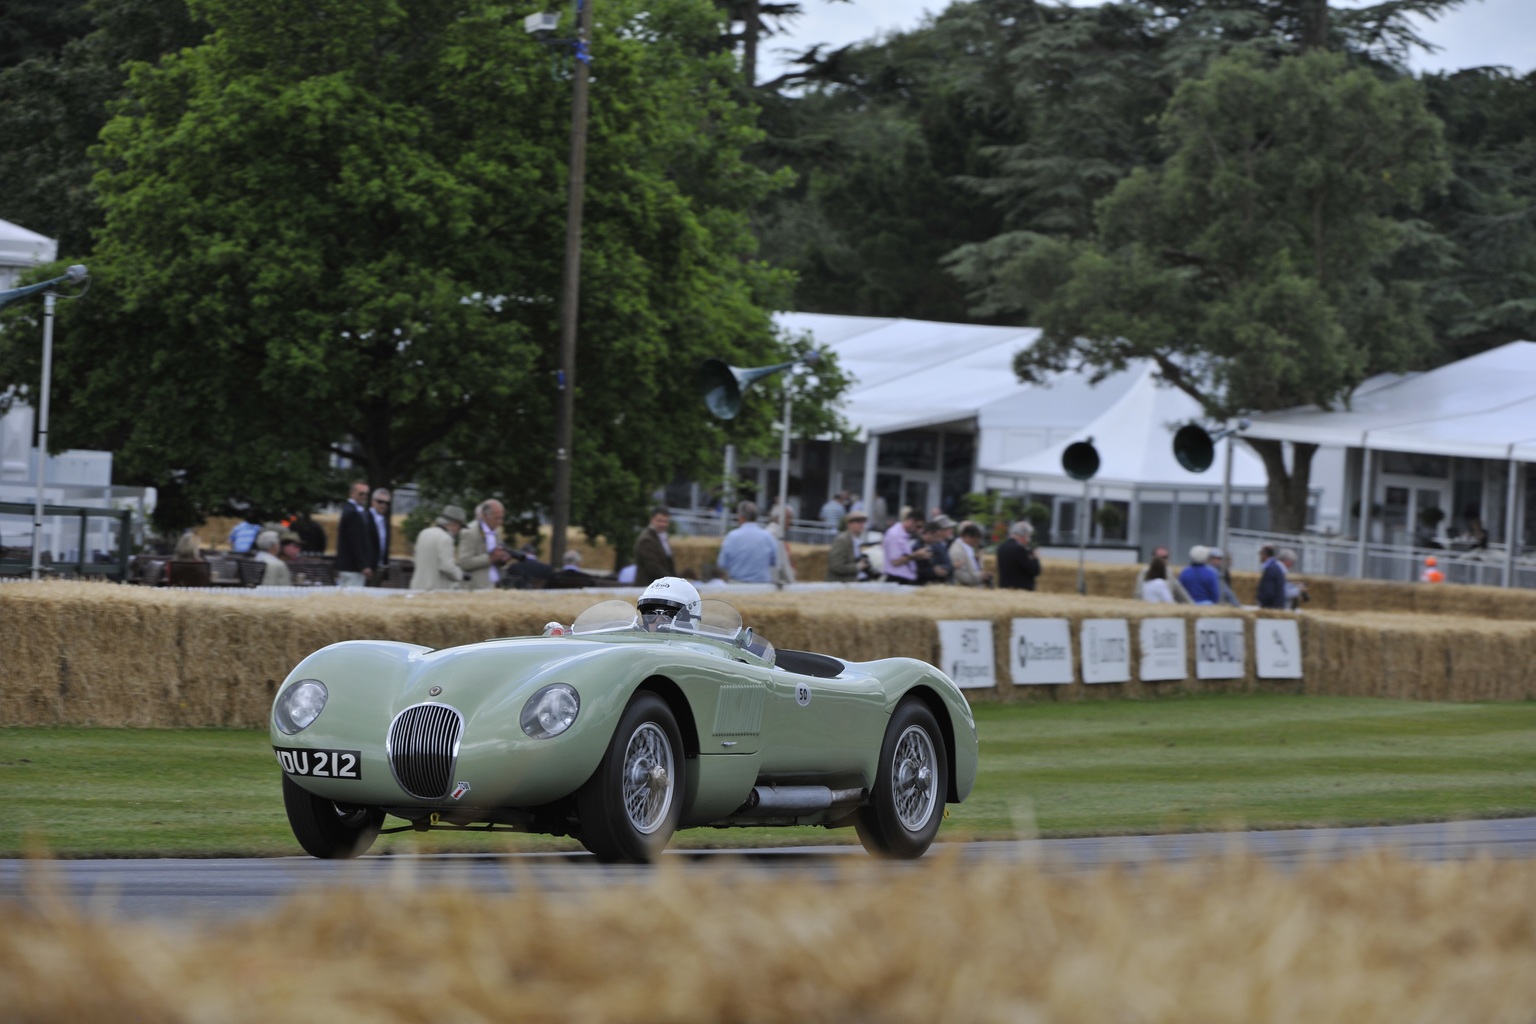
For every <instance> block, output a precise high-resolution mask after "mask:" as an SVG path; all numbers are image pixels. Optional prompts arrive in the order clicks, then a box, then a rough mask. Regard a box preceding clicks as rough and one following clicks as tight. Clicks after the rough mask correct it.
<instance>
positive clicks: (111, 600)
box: [0, 582, 1536, 727]
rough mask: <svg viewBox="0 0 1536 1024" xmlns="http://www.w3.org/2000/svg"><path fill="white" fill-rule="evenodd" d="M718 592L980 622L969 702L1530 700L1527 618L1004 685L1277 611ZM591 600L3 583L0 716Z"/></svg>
mask: <svg viewBox="0 0 1536 1024" xmlns="http://www.w3.org/2000/svg"><path fill="white" fill-rule="evenodd" d="M725 596H726V597H728V598H729V599H730V601H731V603H732V604H734V605H735V606H736V607H737V608H738V609H739V610H740V611H741V612H742V615H743V618H744V619H745V620H746V622H747V623H748V624H750V625H752V626H753V627H754V628H755V629H756V630H757V631H758V632H759V634H761V635H763V636H765V637H767V638H768V639H770V640H771V641H773V642H774V643H775V644H776V645H777V646H779V647H785V648H794V649H801V650H813V651H826V652H829V653H832V654H836V655H838V656H840V657H844V658H848V659H850V660H856V661H867V660H874V659H877V658H887V657H897V656H900V657H912V658H919V659H923V660H927V661H931V662H935V663H936V662H937V660H938V655H939V651H938V629H937V626H936V623H937V622H938V621H939V620H941V619H982V620H987V621H989V622H991V623H992V632H993V641H994V645H995V648H996V650H995V664H996V665H997V675H998V684H997V686H996V688H995V689H991V690H988V689H982V690H967V691H966V692H967V693H968V694H969V695H970V696H971V699H972V700H978V701H987V700H1004V701H1018V700H1056V701H1060V700H1082V699H1110V698H1122V697H1128V698H1153V697H1157V696H1162V695H1169V694H1181V693H1210V692H1261V691H1262V692H1304V693H1311V694H1340V695H1351V696H1380V697H1397V698H1404V699H1418V700H1525V699H1533V698H1536V625H1532V624H1527V623H1517V622H1504V621H1477V620H1471V619H1466V618H1453V617H1437V616H1405V615H1393V614H1387V613H1373V614H1369V615H1365V614H1346V613H1337V612H1307V613H1303V614H1301V615H1299V616H1296V618H1297V619H1298V622H1299V627H1300V632H1301V641H1302V650H1303V654H1304V678H1303V679H1301V680H1265V679H1260V678H1258V675H1257V672H1256V667H1255V663H1254V653H1253V648H1254V644H1253V642H1252V638H1253V630H1252V626H1251V625H1250V626H1249V627H1248V629H1247V635H1248V643H1247V644H1246V645H1245V647H1246V652H1247V665H1246V668H1245V672H1244V675H1243V677H1242V678H1240V679H1233V680H1198V679H1196V678H1195V673H1194V664H1193V660H1192V659H1193V643H1192V642H1191V643H1189V644H1188V646H1189V648H1190V657H1191V662H1190V665H1189V674H1188V678H1187V679H1185V680H1183V681H1174V682H1145V683H1144V682H1141V681H1140V680H1139V679H1135V678H1133V679H1132V681H1131V682H1127V683H1112V684H1096V685H1086V684H1084V683H1082V682H1081V681H1080V679H1081V676H1080V675H1079V677H1078V679H1079V681H1077V682H1073V683H1070V684H1064V685H1055V686H1014V685H1013V684H1012V682H1011V679H1010V676H1009V670H1008V665H1009V651H1008V649H1007V648H1008V643H1009V639H1010V635H1011V620H1012V619H1014V618H1016V617H1018V618H1064V619H1067V620H1068V621H1069V622H1070V623H1071V628H1072V634H1073V636H1074V638H1075V637H1076V636H1077V635H1078V630H1079V626H1080V624H1081V622H1082V620H1083V619H1085V618H1124V619H1127V620H1129V624H1130V638H1131V652H1130V653H1131V665H1132V667H1133V677H1134V675H1135V673H1134V668H1135V666H1136V665H1137V664H1138V663H1139V660H1140V651H1139V649H1138V648H1139V635H1138V634H1139V631H1138V629H1137V622H1138V621H1139V620H1140V619H1142V618H1147V617H1169V616H1172V617H1182V618H1186V619H1189V618H1200V617H1205V616H1209V615H1213V614H1231V615H1236V616H1238V617H1241V618H1243V619H1245V620H1252V619H1254V618H1256V617H1259V616H1261V615H1262V616H1273V615H1284V614H1286V613H1269V612H1262V613H1261V612H1254V611H1251V610H1250V611H1241V612H1239V611H1235V610H1228V611H1226V612H1223V611H1220V610H1217V609H1212V608H1200V609H1195V608H1190V607H1187V606H1170V605H1148V604H1144V603H1142V602H1137V601H1130V600H1118V599H1106V598H1092V597H1090V598H1087V599H1084V598H1080V597H1077V596H1076V595H1060V594H1045V593H1036V594H1031V593H1024V592H1014V591H1007V592H1005V591H963V590H957V589H953V588H923V589H917V588H913V589H911V590H905V591H901V592H897V593H872V592H868V591H863V592H861V591H860V590H859V588H857V587H846V588H837V589H835V590H830V591H825V592H809V593H807V592H781V593H769V594H739V593H738V594H732V593H730V592H728V591H727V592H726V593H725ZM595 599H596V598H595V597H594V596H592V595H585V594H582V593H581V592H579V591H569V592H559V593H551V592H537V591H499V592H489V593H473V594H471V593H449V594H423V595H410V596H406V595H395V596H390V597H374V596H368V595H363V594H346V593H340V592H338V593H329V594H324V595H317V596H304V597H294V598H270V597H253V596H247V595H230V594H220V593H218V592H201V593H200V592H188V591H167V590H159V589H152V588H140V587H121V586H113V585H110V584H91V583H62V582H45V583H36V584H34V583H13V584H7V585H5V586H0V725H99V726H116V725H121V726H168V725H178V726H192V725H196V726H238V727H250V726H259V725H261V724H262V723H263V722H265V721H266V718H267V713H268V710H269V708H270V705H271V700H272V696H273V694H274V692H275V691H276V688H277V686H278V685H279V684H280V683H281V681H282V680H283V678H284V677H285V676H286V675H287V673H288V671H289V670H290V669H291V668H292V667H293V666H294V665H295V664H297V663H298V662H299V661H300V660H301V659H302V658H303V657H304V656H305V655H307V654H309V653H310V652H311V651H314V650H316V649H318V648H320V647H323V646H325V645H326V644H330V643H334V642H336V641H339V640H345V639H356V638H362V637H368V638H375V639H392V640H402V641H409V642H412V643H418V644H424V645H427V646H430V647H449V646H454V645H457V644H465V643H474V642H477V641H480V640H485V639H488V638H490V637H496V636H518V635H528V634H531V633H536V632H538V631H539V630H540V629H541V628H542V627H543V625H544V623H545V622H547V621H549V620H551V619H557V620H560V621H564V622H570V621H571V620H572V619H574V618H575V616H576V615H577V614H578V613H579V612H580V611H581V610H582V609H583V608H585V607H587V606H588V605H590V604H591V603H592V602H593V601H594V600H595ZM1077 660H1078V659H1077V658H1076V657H1074V661H1077Z"/></svg>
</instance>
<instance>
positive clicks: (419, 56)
mask: <svg viewBox="0 0 1536 1024" xmlns="http://www.w3.org/2000/svg"><path fill="white" fill-rule="evenodd" d="M190 6H191V10H192V12H193V14H194V15H195V16H197V17H198V18H200V19H202V20H203V21H205V22H206V24H207V25H208V26H210V27H211V29H212V32H211V34H210V35H209V36H208V38H207V40H206V41H205V42H203V43H202V44H200V45H198V46H195V47H191V48H187V49H183V50H181V51H179V52H176V53H173V54H170V55H168V56H166V57H165V58H164V59H162V60H161V61H160V62H159V63H157V64H139V65H136V66H134V67H133V69H132V73H131V77H130V83H129V89H128V95H127V98H126V99H124V100H123V101H122V102H121V103H120V104H119V105H118V107H117V116H116V117H115V118H114V120H112V121H111V122H110V123H109V124H108V125H107V126H106V128H105V129H104V131H103V133H102V136H101V139H102V141H101V145H100V147H99V149H98V150H97V151H96V157H97V159H98V161H99V162H100V164H101V166H102V171H101V172H100V174H99V176H98V177H97V179H96V187H97V189H98V190H99V193H100V197H101V205H102V207H103V209H104V211H105V226H104V228H103V229H102V231H101V233H100V235H99V238H98V242H97V245H96V249H95V251H94V253H93V254H92V257H91V268H92V274H93V280H94V284H93V288H92V292H91V294H90V296H89V297H88V299H87V300H85V301H84V302H81V303H78V304H72V305H71V306H70V308H69V309H67V310H66V311H65V315H64V316H63V317H62V318H61V323H60V327H59V345H58V352H57V356H56V360H57V361H56V367H55V382H56V387H57V390H56V436H58V437H59V438H60V439H61V441H63V442H64V443H67V444H72V445H89V446H101V447H106V448H110V449H112V450H114V451H115V452H117V453H118V460H119V465H120V466H121V467H122V469H123V472H124V473H125V474H126V475H127V476H128V477H130V478H132V479H136V480H139V481H142V482H153V483H159V484H162V485H171V486H173V487H174V488H175V489H177V490H178V491H179V492H180V493H181V494H184V495H186V496H187V497H188V499H189V500H190V502H191V504H192V506H193V507H194V508H195V509H198V510H203V511H207V510H212V509H215V508H217V507H219V506H221V505H222V504H223V503H224V502H225V501H226V500H227V499H239V500H243V501H246V502H250V503H252V504H254V505H256V506H257V507H260V508H267V509H274V508H278V507H282V506H284V505H289V504H297V503H304V502H307V501H311V500H314V499H315V498H317V497H319V496H320V495H321V494H322V493H323V492H325V491H326V490H327V488H329V487H330V486H332V483H333V480H334V476H335V474H334V471H333V468H332V465H331V463H332V461H333V457H339V458H343V459H346V460H348V461H350V462H352V463H354V464H356V465H357V466H359V467H361V470H362V473H363V475H366V477H367V478H368V479H369V480H370V482H372V483H375V484H397V483H401V482H404V481H408V480H413V479H421V480H423V481H424V482H427V483H429V484H430V485H433V486H438V487H441V488H444V489H448V488H453V489H457V490H471V491H474V492H477V493H482V494H484V493H497V494H499V495H501V496H502V497H504V498H505V499H506V500H507V502H508V504H509V505H510V506H511V507H512V508H514V509H537V508H538V507H540V506H542V505H543V504H544V503H546V502H547V501H548V497H549V493H550V486H551V483H550V481H551V476H552V473H551V466H552V456H553V451H552V441H551V439H552V437H553V433H554V431H553V422H554V402H555V394H556V389H555V374H556V371H557V367H558V359H557V354H556V345H555V339H556V336H557V331H556V321H557V313H558V306H559V293H560V266H561V256H562V250H563V239H564V228H565V185H566V177H567V174H566V156H567V146H568V140H569V131H570V120H569V119H570V83H569V73H570V69H569V59H570V58H569V51H568V50H567V49H564V48H560V47H546V46H544V45H542V44H540V43H539V42H538V41H536V40H534V39H532V38H530V37H529V36H527V35H526V34H525V33H524V31H523V29H522V25H521V18H520V17H517V16H515V14H514V13H513V12H509V11H507V10H506V9H505V8H504V7H502V6H500V5H498V4H495V3H491V2H488V0H411V2H409V3H406V2H398V0H319V2H316V0H274V2H273V3H269V4H265V5H262V6H261V7H260V9H259V10H258V9H256V8H253V7H252V6H251V5H249V4H246V3H243V2H240V0H194V2H193V3H192V4H191V5H190ZM596 11H597V23H596V30H595V38H594V39H593V41H592V44H591V52H592V55H593V64H592V67H593V70H594V78H595V80H594V83H593V88H592V116H591V129H590V142H589V150H588V167H587V193H586V232H585V245H584V252H583V280H582V290H581V299H582V302H581V329H580V335H579V339H580V340H579V355H578V363H579V370H578V376H577V381H576V387H577V410H578V414H577V437H576V444H575V450H574V466H575V486H574V489H573V491H574V493H573V505H574V510H573V521H574V522H575V523H578V524H581V525H584V526H586V527H587V528H588V529H589V530H594V531H595V532H604V531H605V530H608V529H612V528H613V527H614V525H615V524H616V523H619V522H622V521H624V520H626V519H628V518H630V517H632V516H633V514H634V512H635V510H636V507H637V506H638V505H640V504H642V503H643V502H644V500H645V496H646V495H647V494H648V493H649V491H650V490H651V489H652V488H654V487H656V486H657V485H659V484H660V483H663V482H665V481H666V480H668V479H670V478H671V476H672V474H673V472H674V471H676V470H677V469H679V468H684V469H692V468H695V467H696V465H697V464H699V463H701V462H702V463H704V464H708V463H710V462H711V461H712V460H713V458H715V455H714V453H715V451H716V450H717V448H716V446H717V445H718V444H719V443H720V442H721V441H722V440H723V439H724V438H725V436H726V435H725V434H724V433H723V431H722V429H721V427H720V426H719V425H717V424H715V423H713V422H712V421H710V420H708V418H707V414H706V413H705V412H704V409H703V405H702V402H700V401H699V400H698V399H697V395H696V389H695V384H694V371H695V367H696V366H697V364H698V362H699V361H700V360H701V359H702V358H704V357H705V356H719V357H723V358H726V359H728V360H730V361H732V362H735V363H738V364H746V365H752V364H757V363H763V362H769V361H771V360H773V359H775V358H776V357H778V356H779V355H781V354H782V353H783V351H784V345H783V343H781V342H779V341H777V340H775V338H774V337H773V335H772V332H771V329H770V325H769V320H768V316H767V313H766V311H765V309H764V304H765V302H767V301H768V300H769V299H771V298H772V297H773V296H774V295H776V294H778V289H779V288H780V287H781V285H780V279H779V278H778V277H777V276H776V275H775V274H774V273H772V272H770V271H769V270H767V269H766V268H765V267H763V266H762V265H761V264H759V263H758V262H756V261H755V259H754V256H753V242H752V239H751V236H750V233H749V232H748V230H747V223H746V219H745V216H744V214H743V213H742V212H741V211H743V210H744V209H745V208H747V207H748V206H750V205H751V204H752V203H753V202H754V201H756V200H758V199H760V198H761V196H762V195H763V194H764V193H765V192H766V191H767V190H768V189H770V188H772V187H773V186H774V179H773V178H772V176H770V175H768V174H766V173H764V172H762V171H759V170H757V169H755V168H754V167H753V166H751V165H750V164H748V163H746V162H745V161H744V160H743V159H742V156H741V154H742V151H743V149H744V148H745V147H747V146H748V145H750V144H751V143H752V142H753V141H754V140H755V139H756V137H757V132H756V129H755V128H754V127H753V125H752V113H751V111H750V110H747V109H745V108H743V107H742V106H740V105H739V104H738V103H737V102H736V101H735V100H734V99H733V98H732V93H733V91H734V90H735V89H736V85H737V83H736V72H737V69H736V67H735V65H734V63H733V62H732V60H731V59H730V57H729V56H728V55H725V54H720V53H719V52H718V50H719V48H718V46H716V45H714V40H716V39H717V38H718V35H719V32H720V30H721V26H720V21H719V17H718V14H717V12H716V11H715V9H714V7H713V5H712V3H710V2H709V0H649V2H639V0H606V2H604V3H603V4H601V5H599V7H598V8H596ZM712 53H713V55H711V54H712ZM25 333H26V332H20V331H9V330H7V331H6V332H4V334H3V335H0V380H16V381H26V380H31V379H35V377H34V373H35V366H34V362H33V360H34V359H35V352H34V348H35V346H32V345H26V344H22V343H21V341H20V339H21V338H22V337H23V336H24V335H25ZM828 380H829V381H834V382H835V375H829V377H828ZM771 419H772V414H771V412H770V411H767V410H761V409H759V408H757V407H756V406H755V405H754V406H753V407H752V408H749V410H748V411H747V413H746V414H745V415H744V416H743V418H742V420H740V421H738V423H736V424H733V425H732V428H731V429H732V430H733V431H735V433H734V434H733V435H732V436H733V438H734V439H737V440H739V441H741V442H743V443H746V444H751V443H754V442H761V441H762V440H763V439H764V438H765V437H766V435H767V432H768V427H769V424H770V422H771Z"/></svg>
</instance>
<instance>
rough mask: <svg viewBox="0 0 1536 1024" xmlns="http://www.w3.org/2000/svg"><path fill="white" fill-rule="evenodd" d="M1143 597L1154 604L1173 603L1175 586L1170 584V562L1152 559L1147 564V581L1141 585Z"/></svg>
mask: <svg viewBox="0 0 1536 1024" xmlns="http://www.w3.org/2000/svg"><path fill="white" fill-rule="evenodd" d="M1141 599H1142V600H1143V601H1151V602H1152V603H1153V604H1173V588H1171V587H1169V586H1168V563H1167V562H1165V561H1163V560H1162V559H1161V558H1154V559H1152V564H1151V565H1149V566H1147V581H1146V582H1145V583H1143V584H1142V586H1141Z"/></svg>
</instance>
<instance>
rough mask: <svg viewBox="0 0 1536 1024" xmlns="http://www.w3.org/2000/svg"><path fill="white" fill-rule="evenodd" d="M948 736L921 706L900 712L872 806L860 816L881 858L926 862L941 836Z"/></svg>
mask: <svg viewBox="0 0 1536 1024" xmlns="http://www.w3.org/2000/svg"><path fill="white" fill-rule="evenodd" d="M948 764H949V762H948V758H947V757H946V755H945V751H944V734H943V733H942V732H941V731H940V730H939V723H938V720H937V719H935V718H934V717H933V712H932V711H930V710H929V709H928V706H927V705H926V704H924V703H923V702H922V701H919V700H907V701H905V702H904V703H902V704H900V705H898V706H897V708H896V711H895V713H894V714H892V715H891V721H890V724H889V725H887V726H886V729H885V740H884V742H882V743H881V745H880V768H879V771H878V772H877V773H876V775H875V791H874V792H873V793H872V794H870V801H869V803H868V805H866V806H864V807H860V808H859V810H858V813H857V814H856V815H855V816H854V827H855V829H857V831H858V833H859V840H860V842H862V843H863V844H864V849H866V850H868V851H869V852H870V853H873V854H875V855H876V856H880V857H896V858H903V859H909V858H913V857H921V856H922V855H923V854H924V853H926V852H927V850H928V847H929V846H930V845H931V844H932V843H933V837H934V836H935V835H937V834H938V831H939V823H940V822H941V821H942V820H943V818H944V796H945V794H946V793H947V792H948V791H949V768H948Z"/></svg>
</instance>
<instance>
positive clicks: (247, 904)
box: [0, 818, 1536, 919]
mask: <svg viewBox="0 0 1536 1024" xmlns="http://www.w3.org/2000/svg"><path fill="white" fill-rule="evenodd" d="M1376 848H1390V849H1392V850H1394V851H1396V852H1397V853H1399V854H1401V855H1403V856H1408V857H1414V858H1419V859H1425V860H1463V859H1469V858H1473V857H1478V856H1484V855H1486V856H1491V857H1505V858H1520V859H1533V858H1536V818H1509V819H1503V820H1498V821H1468V822H1453V823H1449V824H1431V825H1397V826H1390V827H1382V828H1356V829H1295V830H1288V831H1281V832H1234V833H1205V834H1196V835H1167V836H1110V837H1101V838H1093V839H1042V840H1030V841H1020V842H988V843H970V844H956V845H954V846H948V845H943V844H941V845H940V846H937V847H935V848H934V850H933V851H932V852H931V853H930V854H929V856H930V857H933V856H936V855H943V854H944V853H945V852H954V853H958V854H959V855H960V856H962V857H964V858H966V859H967V860H975V861H982V860H997V859H1002V860H1011V861H1030V862H1034V863H1038V864H1040V865H1041V866H1042V867H1044V868H1045V869H1046V870H1051V871H1085V870H1091V869H1093V868H1097V867H1103V866H1106V865H1111V864H1119V865H1127V866H1135V865H1142V864H1148V863H1152V862H1156V861H1162V862H1165V863H1177V862H1183V861H1190V860H1195V859H1199V858H1201V857H1206V856H1210V855H1212V854H1218V853H1222V852H1225V851H1228V850H1232V849H1246V850H1249V851H1251V852H1253V853H1256V854H1258V855H1260V856H1263V857H1265V858H1266V859H1268V860H1271V861H1274V862H1276V863H1279V864H1295V863H1299V862H1302V861H1305V860H1308V859H1319V860H1334V859H1338V858H1340V857H1345V856H1349V855H1352V854H1357V853H1360V852H1362V851H1364V850H1368V849H1376ZM864 856H865V855H864V853H863V851H862V850H861V849H859V848H858V847H853V846H842V847H827V846H807V847H784V848H778V849H770V850H715V851H707V852H706V851H676V852H673V853H669V854H668V857H669V859H673V858H675V859H676V860H677V861H679V862H682V863H685V864H686V865H687V866H688V868H689V870H700V871H704V870H716V869H719V868H731V869H735V870H738V871H743V872H744V873H745V874H746V875H747V876H748V877H750V878H754V879H757V880H760V881H762V882H764V883H771V882H772V881H774V880H775V879H780V878H784V877H788V876H790V875H794V876H799V877H812V878H830V877H833V876H834V875H837V876H839V877H846V875H845V874H844V873H843V869H844V868H846V867H847V866H848V865H849V863H850V858H857V859H858V860H860V861H862V860H863V859H864ZM39 874H41V875H48V876H51V877H52V878H53V879H54V880H55V881H57V882H59V883H62V884H63V886H65V888H66V889H67V891H68V892H69V893H70V894H71V895H72V896H73V898H74V899H76V900H77V901H79V902H80V903H81V904H82V905H84V906H85V907H86V908H87V909H88V910H90V911H92V912H97V913H103V914H114V915H117V916H120V917H125V918H179V919H196V918H227V917H229V916H231V915H239V914H249V913H256V912H259V911H262V910H267V909H269V908H271V907H273V906H275V905H276V904H277V903H278V902H279V901H280V900H282V899H283V898H285V897H287V896H290V895H292V894H294V893H296V892H299V891H302V890H304V889H306V888H310V887H315V886H325V885H337V884H349V885H360V886H369V887H377V888H385V887H388V886H390V885H391V884H396V883H409V884H410V885H411V886H412V887H414V888H419V887H422V886H431V885H444V884H455V885H467V886H471V887H473V888H475V889H477V890H481V891H485V892H510V891H513V890H514V889H516V888H518V887H519V886H527V885H538V886H541V887H543V888H546V889H554V890H569V889H578V888H586V887H590V886H592V885H620V884H625V883H631V882H636V881H641V880H644V879H645V878H647V877H649V876H650V874H651V871H650V869H648V868H640V867H632V866H604V865H599V864H596V863H595V862H593V860H592V859H591V857H589V856H587V855H585V854H510V855H504V856H484V855H477V854H446V855H432V856H421V857H411V856H399V855H396V856H380V857H364V858H362V859H360V860H356V861H344V862H336V861H319V860H313V859H311V858H308V857H273V858H250V859H232V860H181V859H155V860H73V861H48V862H43V863H41V864H29V863H28V862H26V861H16V860H0V900H18V899H25V898H27V893H28V891H29V889H31V888H35V887H36V885H37V882H38V878H36V877H33V876H37V875H39Z"/></svg>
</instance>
